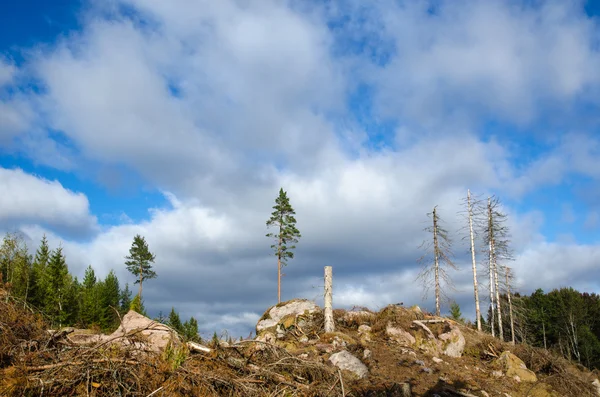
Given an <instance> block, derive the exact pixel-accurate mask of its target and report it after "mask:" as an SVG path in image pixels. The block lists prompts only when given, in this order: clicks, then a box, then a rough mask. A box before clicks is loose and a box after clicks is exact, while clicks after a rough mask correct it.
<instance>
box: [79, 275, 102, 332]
mask: <svg viewBox="0 0 600 397" xmlns="http://www.w3.org/2000/svg"><path fill="white" fill-rule="evenodd" d="M99 287H100V286H99V285H98V283H97V280H96V274H95V272H94V269H93V268H92V266H91V265H90V266H88V267H87V269H85V275H84V276H83V283H82V285H81V322H82V325H83V326H84V327H90V326H91V325H93V324H99V323H100V302H99V299H98V289H99Z"/></svg>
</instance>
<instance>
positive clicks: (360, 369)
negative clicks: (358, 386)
mask: <svg viewBox="0 0 600 397" xmlns="http://www.w3.org/2000/svg"><path fill="white" fill-rule="evenodd" d="M329 361H330V362H331V363H332V364H333V365H335V366H336V367H338V368H339V369H343V370H346V371H349V372H352V373H353V374H354V375H356V376H357V377H358V378H364V377H365V376H367V374H368V373H369V370H368V369H367V366H366V365H365V364H363V363H362V361H360V360H359V359H358V358H356V357H354V356H353V355H352V354H351V353H349V352H348V351H346V350H342V351H340V352H337V353H334V354H332V355H331V357H329Z"/></svg>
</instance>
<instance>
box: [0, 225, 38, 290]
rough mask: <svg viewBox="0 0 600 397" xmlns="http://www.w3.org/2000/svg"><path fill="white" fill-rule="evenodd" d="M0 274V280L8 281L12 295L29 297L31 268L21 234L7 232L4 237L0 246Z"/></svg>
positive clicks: (29, 258)
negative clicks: (0, 277)
mask: <svg viewBox="0 0 600 397" xmlns="http://www.w3.org/2000/svg"><path fill="white" fill-rule="evenodd" d="M0 274H1V275H2V280H4V281H5V282H7V283H9V285H10V290H11V293H12V294H13V295H14V296H16V297H18V298H21V299H25V300H27V299H28V298H29V293H30V288H31V283H32V276H33V270H32V263H31V257H30V256H29V254H28V253H27V245H26V244H25V241H24V239H23V236H22V235H20V234H18V233H13V234H9V233H7V234H6V236H5V237H4V239H3V241H2V245H1V246H0Z"/></svg>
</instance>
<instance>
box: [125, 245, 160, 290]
mask: <svg viewBox="0 0 600 397" xmlns="http://www.w3.org/2000/svg"><path fill="white" fill-rule="evenodd" d="M125 259H127V261H126V262H125V265H126V266H127V270H129V271H130V272H131V273H132V274H133V275H134V276H136V277H137V280H136V281H135V282H134V284H139V285H140V289H139V292H138V295H139V297H140V299H141V297H142V284H143V282H144V280H147V279H151V278H155V277H156V273H155V272H154V271H153V270H152V265H151V264H150V263H154V259H156V257H155V255H154V254H153V253H152V252H150V250H149V248H148V244H147V243H146V240H145V239H144V237H142V236H140V235H139V234H137V235H136V236H135V237H134V238H133V243H132V244H131V248H130V249H129V255H128V256H126V257H125Z"/></svg>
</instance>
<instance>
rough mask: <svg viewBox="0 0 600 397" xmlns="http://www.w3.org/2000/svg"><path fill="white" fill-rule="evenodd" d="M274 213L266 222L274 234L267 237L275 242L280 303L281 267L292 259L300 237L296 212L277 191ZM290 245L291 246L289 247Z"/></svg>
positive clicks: (287, 199) (278, 299)
mask: <svg viewBox="0 0 600 397" xmlns="http://www.w3.org/2000/svg"><path fill="white" fill-rule="evenodd" d="M273 209H274V211H273V212H272V213H271V217H270V218H269V220H268V221H267V227H275V228H276V229H277V232H276V233H268V234H267V237H269V238H272V239H274V240H275V244H273V245H271V248H272V249H273V250H274V251H275V256H276V257H277V302H281V276H282V273H281V267H282V266H286V265H287V261H288V259H292V258H294V251H293V250H294V249H295V248H296V246H295V245H293V244H296V243H297V242H298V239H299V238H300V237H302V236H301V235H300V231H299V230H298V229H297V228H296V218H295V217H294V215H295V214H296V212H295V211H294V209H293V208H292V205H291V204H290V200H289V198H288V196H287V193H286V192H284V191H283V188H281V189H279V196H278V197H277V198H276V199H275V205H274V206H273ZM290 244H291V245H290Z"/></svg>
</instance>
